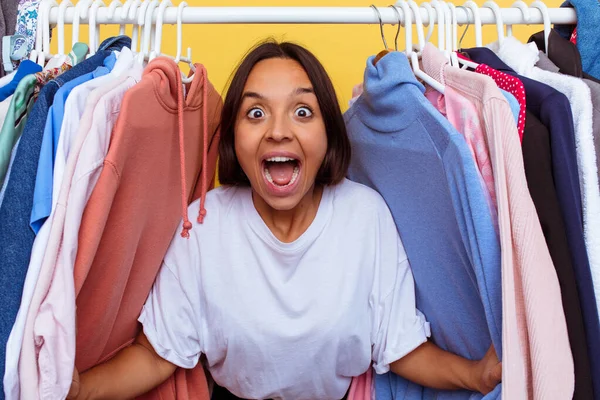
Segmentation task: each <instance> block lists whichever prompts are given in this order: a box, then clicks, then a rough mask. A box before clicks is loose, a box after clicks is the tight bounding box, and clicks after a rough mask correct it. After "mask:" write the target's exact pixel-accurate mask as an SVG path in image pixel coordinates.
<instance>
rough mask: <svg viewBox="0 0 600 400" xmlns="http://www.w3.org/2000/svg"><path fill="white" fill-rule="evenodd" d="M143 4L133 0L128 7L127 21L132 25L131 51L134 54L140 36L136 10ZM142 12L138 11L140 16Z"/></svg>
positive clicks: (138, 0) (139, 0)
mask: <svg viewBox="0 0 600 400" xmlns="http://www.w3.org/2000/svg"><path fill="white" fill-rule="evenodd" d="M142 6H143V2H142V1H141V0H133V1H132V2H131V4H130V5H129V9H128V10H127V11H128V12H129V15H128V17H129V19H130V20H131V21H132V23H133V29H132V32H131V51H132V52H133V53H134V54H135V53H136V52H137V45H138V39H139V36H140V23H139V18H138V9H141V7H142ZM141 13H142V11H141V10H140V14H141Z"/></svg>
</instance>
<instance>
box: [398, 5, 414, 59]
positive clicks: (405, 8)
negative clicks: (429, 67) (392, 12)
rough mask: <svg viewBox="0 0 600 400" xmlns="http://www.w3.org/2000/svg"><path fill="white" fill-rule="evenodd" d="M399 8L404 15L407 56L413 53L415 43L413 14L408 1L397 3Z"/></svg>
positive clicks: (405, 51) (405, 50)
mask: <svg viewBox="0 0 600 400" xmlns="http://www.w3.org/2000/svg"><path fill="white" fill-rule="evenodd" d="M396 5H397V6H400V8H402V14H404V33H405V35H406V40H405V46H404V53H405V54H406V55H407V56H410V54H411V53H412V52H413V43H412V31H413V30H412V12H411V10H410V7H409V5H408V3H407V2H406V0H400V1H397V2H396Z"/></svg>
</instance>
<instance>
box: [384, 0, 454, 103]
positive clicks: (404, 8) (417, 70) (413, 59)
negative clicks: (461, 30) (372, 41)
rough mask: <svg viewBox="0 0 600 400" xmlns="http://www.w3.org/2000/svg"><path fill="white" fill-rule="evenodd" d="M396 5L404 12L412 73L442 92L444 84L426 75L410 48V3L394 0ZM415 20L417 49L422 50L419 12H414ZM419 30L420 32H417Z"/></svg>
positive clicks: (421, 26)
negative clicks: (417, 39) (417, 40)
mask: <svg viewBox="0 0 600 400" xmlns="http://www.w3.org/2000/svg"><path fill="white" fill-rule="evenodd" d="M396 5H398V6H400V7H401V8H402V11H403V12H404V31H405V32H406V55H407V57H408V58H409V59H410V61H411V65H412V69H413V73H414V74H415V76H416V77H417V78H420V79H421V80H422V81H423V82H425V83H427V84H428V85H429V86H431V87H432V88H434V89H435V90H437V91H438V92H440V93H444V85H442V84H441V83H439V82H438V81H436V80H435V79H433V78H432V77H430V76H429V75H427V74H426V73H425V72H424V71H423V70H421V67H420V66H419V56H418V54H417V52H416V51H414V50H413V48H412V12H411V9H410V4H408V3H407V2H406V1H405V0H403V1H398V2H396ZM398 21H399V22H400V14H398ZM415 22H416V24H417V37H418V38H419V50H420V51H422V50H423V48H424V47H425V41H423V42H421V38H422V37H423V36H424V33H423V21H422V20H421V13H420V12H417V13H415ZM419 32H420V33H419Z"/></svg>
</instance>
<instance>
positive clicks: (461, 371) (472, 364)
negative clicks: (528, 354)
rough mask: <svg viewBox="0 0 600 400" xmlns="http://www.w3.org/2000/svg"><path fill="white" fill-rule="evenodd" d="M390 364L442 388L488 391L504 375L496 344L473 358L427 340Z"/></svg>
mask: <svg viewBox="0 0 600 400" xmlns="http://www.w3.org/2000/svg"><path fill="white" fill-rule="evenodd" d="M390 368H391V370H392V371H393V372H394V373H396V374H398V375H400V376H402V377H403V378H406V379H408V380H410V381H412V382H415V383H418V384H419V385H422V386H427V387H430V388H434V389H442V390H456V389H467V390H471V391H474V392H481V393H483V394H487V393H489V392H491V391H492V390H493V389H494V387H496V385H497V384H498V383H500V381H501V379H502V363H500V362H499V361H498V357H497V356H496V351H495V350H494V347H493V346H492V347H490V349H489V350H488V352H487V354H486V355H485V356H484V357H483V358H482V359H481V360H480V361H471V360H467V359H466V358H462V357H459V356H457V355H455V354H452V353H449V352H447V351H444V350H442V349H440V348H439V347H437V346H436V345H435V344H433V343H432V342H425V343H423V344H422V345H421V346H419V347H417V348H416V349H415V350H413V351H412V352H411V353H409V354H407V355H406V356H404V357H402V358H401V359H400V360H398V361H395V362H393V363H392V364H391V365H390Z"/></svg>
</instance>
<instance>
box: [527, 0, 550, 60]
mask: <svg viewBox="0 0 600 400" xmlns="http://www.w3.org/2000/svg"><path fill="white" fill-rule="evenodd" d="M531 7H533V8H537V9H538V10H540V13H542V20H543V21H544V45H545V47H546V48H545V49H544V50H545V51H544V52H545V53H546V55H548V38H549V37H550V30H551V29H552V28H551V26H550V15H549V14H548V7H547V6H546V5H545V4H544V3H543V2H541V1H534V2H533V3H531Z"/></svg>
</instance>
